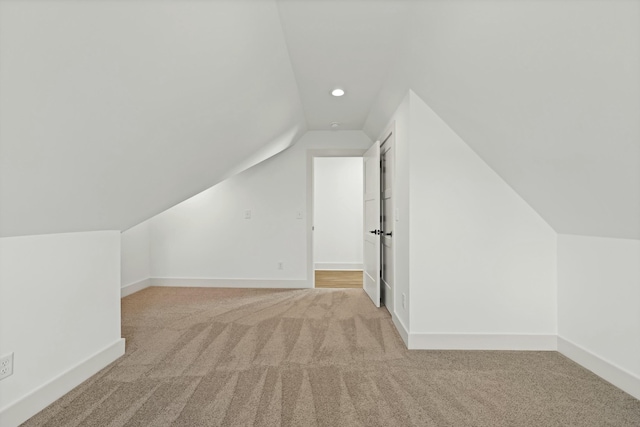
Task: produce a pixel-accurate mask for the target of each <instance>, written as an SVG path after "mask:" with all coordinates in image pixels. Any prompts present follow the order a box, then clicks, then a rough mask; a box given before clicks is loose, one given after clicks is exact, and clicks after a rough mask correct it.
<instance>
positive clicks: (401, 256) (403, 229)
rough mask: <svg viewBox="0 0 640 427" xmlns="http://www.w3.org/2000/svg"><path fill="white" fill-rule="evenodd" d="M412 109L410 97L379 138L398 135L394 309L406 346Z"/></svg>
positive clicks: (409, 292) (395, 148)
mask: <svg viewBox="0 0 640 427" xmlns="http://www.w3.org/2000/svg"><path fill="white" fill-rule="evenodd" d="M410 124H411V123H410V105H409V93H407V94H406V96H405V97H404V98H403V99H402V102H400V104H399V105H398V107H397V109H396V111H395V112H394V113H393V116H392V118H391V120H390V122H389V123H388V124H387V127H386V128H385V131H383V134H380V135H379V136H378V138H379V139H380V140H382V139H383V138H384V137H385V136H386V133H387V132H388V131H389V130H391V131H392V132H395V140H394V143H395V145H394V148H393V149H394V150H395V156H394V158H395V165H394V167H393V171H394V178H393V182H394V185H393V203H394V207H395V213H394V214H395V218H394V220H395V223H394V229H393V252H394V255H393V259H394V263H395V265H394V276H395V277H394V283H393V298H392V301H393V307H392V310H391V314H392V315H393V320H394V322H395V324H396V327H397V328H398V330H399V331H400V333H401V335H402V337H403V339H405V343H406V341H407V338H408V334H409V330H410V329H411V324H410V323H411V318H410V311H411V304H410V300H411V289H410V278H409V275H410V265H409V258H410V252H409V242H410V238H411V229H410V227H411V224H410V222H409V206H410V203H409V202H410V200H409V161H410V160H409V159H410V145H409V143H410V138H409V137H410V133H411V129H410ZM403 295H405V297H406V304H405V305H404V307H403V306H402V296H403Z"/></svg>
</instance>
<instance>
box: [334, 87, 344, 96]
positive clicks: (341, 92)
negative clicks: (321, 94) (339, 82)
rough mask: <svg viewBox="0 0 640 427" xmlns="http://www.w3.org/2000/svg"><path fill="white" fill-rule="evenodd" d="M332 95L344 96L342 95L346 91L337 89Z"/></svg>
mask: <svg viewBox="0 0 640 427" xmlns="http://www.w3.org/2000/svg"><path fill="white" fill-rule="evenodd" d="M331 95H333V96H342V95H344V90H342V89H339V88H336V89H334V90H332V91H331Z"/></svg>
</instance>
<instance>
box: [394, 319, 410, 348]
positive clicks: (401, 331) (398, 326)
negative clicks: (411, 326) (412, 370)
mask: <svg viewBox="0 0 640 427" xmlns="http://www.w3.org/2000/svg"><path fill="white" fill-rule="evenodd" d="M391 320H393V324H394V326H395V327H396V329H397V331H398V333H399V334H400V338H402V341H404V345H406V346H407V348H409V331H407V328H406V327H405V326H404V323H402V320H400V318H399V317H398V316H396V315H394V314H392V315H391Z"/></svg>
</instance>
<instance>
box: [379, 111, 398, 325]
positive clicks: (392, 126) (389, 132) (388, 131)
mask: <svg viewBox="0 0 640 427" xmlns="http://www.w3.org/2000/svg"><path fill="white" fill-rule="evenodd" d="M396 135H397V134H396V122H395V120H393V121H391V123H389V126H387V127H386V128H385V130H384V132H383V133H382V134H381V135H380V141H381V143H380V157H381V158H382V152H383V148H382V147H384V146H385V144H386V143H387V141H389V139H390V138H391V136H393V140H392V141H391V142H390V144H391V147H390V148H389V149H388V151H391V153H392V154H391V157H392V159H393V165H392V173H391V212H392V218H391V221H392V222H393V230H392V231H393V236H392V238H391V267H392V271H393V275H392V283H391V305H392V306H391V307H389V305H388V304H387V302H388V298H387V297H386V295H385V298H384V299H385V301H384V302H385V304H384V306H385V307H386V308H387V310H388V311H389V314H391V316H392V317H393V316H395V314H394V313H395V312H396V302H397V298H396V277H397V274H396V264H397V263H396V247H397V244H396V239H397V237H398V233H397V231H396V223H397V222H398V221H399V218H398V211H397V210H396V206H397V202H396V197H397V192H396V186H397V185H396V145H397V142H396ZM385 151H386V150H385ZM380 177H381V180H382V171H380ZM383 184H384V183H383V182H382V181H381V190H382V189H383ZM381 197H382V196H381ZM382 215H384V213H382ZM380 227H381V229H382V228H383V225H382V224H380ZM385 232H386V230H385ZM382 245H384V241H382V242H381V247H380V249H381V254H382V253H384V252H383V249H382ZM386 261H387V260H385V259H383V258H382V257H381V259H380V264H381V269H382V264H383V263H385V262H386ZM387 268H388V267H387ZM383 282H384V281H383V280H382V278H381V283H383ZM383 286H384V285H383ZM385 293H386V289H385Z"/></svg>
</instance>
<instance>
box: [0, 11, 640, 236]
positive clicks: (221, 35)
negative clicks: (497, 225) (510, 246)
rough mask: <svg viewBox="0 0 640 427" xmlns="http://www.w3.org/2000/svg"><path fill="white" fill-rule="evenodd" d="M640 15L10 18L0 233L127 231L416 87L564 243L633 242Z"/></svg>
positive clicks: (1, 124) (374, 125)
mask: <svg viewBox="0 0 640 427" xmlns="http://www.w3.org/2000/svg"><path fill="white" fill-rule="evenodd" d="M639 4H640V3H639V2H637V1H633V0H630V1H624V0H620V1H605V0H602V1H597V0H594V1H589V2H586V1H585V2H581V1H566V2H550V1H545V0H540V1H525V0H523V1H517V2H506V1H502V0H496V1H488V0H478V1H463V0H450V1H437V0H436V1H418V0H414V1H398V0H395V1H393V0H387V1H384V0H377V1H374V0H372V1H362V0H345V1H336V0H328V1H321V0H309V1H303V0H300V1H294V0H282V1H277V2H276V1H273V0H254V1H248V0H247V1H245V0H235V1H231V0H229V1H222V0H211V1H204V0H197V1H196V0H194V1H190V0H185V1H175V2H173V1H162V0H150V1H144V2H137V1H132V2H123V1H101V0H96V1H86V2H80V1H60V0H52V1H28V2H18V1H2V2H0V233H1V235H5V236H6V235H21V234H39V233H53V232H66V231H84V230H97V229H121V230H123V229H126V228H128V227H130V226H132V225H134V224H136V223H138V222H140V221H142V220H144V219H147V218H149V217H151V216H153V215H155V214H157V213H159V212H161V211H162V210H164V209H166V208H168V207H170V206H172V205H174V204H176V203H178V202H180V201H182V200H185V199H187V198H188V197H190V196H192V195H194V194H196V193H198V192H200V191H202V190H204V189H205V188H208V187H210V186H212V185H214V184H215V183H217V182H218V181H220V180H221V179H223V178H224V177H226V176H228V175H229V174H231V173H233V172H235V171H238V170H241V169H242V168H244V167H246V166H250V165H251V164H253V163H255V162H257V161H260V160H261V159H262V158H263V157H268V156H270V155H273V154H274V153H277V152H278V151H280V150H282V149H284V148H286V147H287V146H289V145H291V144H292V143H294V142H295V141H296V139H297V138H298V137H299V136H300V135H301V134H302V133H303V132H304V131H305V130H306V129H307V128H309V129H327V128H328V127H329V123H330V122H333V121H337V122H340V123H341V127H340V128H341V129H361V128H363V127H364V130H365V131H366V132H367V133H368V134H369V136H370V137H372V138H374V139H375V138H377V137H378V136H379V133H380V131H381V130H382V128H383V127H384V126H385V125H386V122H387V121H388V119H389V117H390V115H391V113H392V112H393V110H394V109H395V107H396V106H397V104H398V103H399V101H400V100H401V98H402V96H403V95H404V94H405V93H406V91H407V90H408V89H413V90H414V92H416V93H417V94H418V95H419V96H420V97H421V98H423V99H424V100H425V101H426V102H427V103H428V104H429V105H430V106H431V107H432V108H433V109H434V110H435V111H436V112H437V113H438V114H439V115H441V117H442V118H443V119H444V120H445V121H446V122H447V123H448V124H449V125H450V126H451V127H452V128H453V130H454V131H456V132H457V133H458V134H459V135H460V136H461V137H462V138H463V139H464V140H465V141H466V142H467V143H468V144H469V145H470V146H471V147H472V148H473V149H474V150H475V151H476V152H477V153H478V154H479V155H480V156H481V157H482V158H483V159H484V160H485V161H486V162H487V163H488V164H489V165H490V166H491V167H492V168H493V169H494V170H496V171H497V172H498V173H499V174H500V175H501V176H502V177H503V178H504V179H505V181H506V182H507V183H509V184H510V185H511V186H512V187H513V188H514V189H515V190H516V191H517V192H518V193H519V194H520V195H521V196H522V197H523V198H524V199H525V200H526V201H527V202H528V203H529V204H531V206H532V207H533V208H534V209H536V210H537V211H538V212H539V213H540V214H541V215H542V216H543V217H544V218H545V219H546V220H547V221H548V222H549V223H550V224H551V225H552V226H553V227H554V228H555V229H556V231H558V232H562V233H574V234H586V235H599V236H609V237H624V238H640V87H639V86H640V83H639V78H638V76H639V75H640V29H639V27H640V10H639V7H640V6H639ZM336 86H340V87H343V88H344V89H346V91H347V95H346V96H344V97H342V98H340V99H336V98H332V97H330V96H329V94H328V93H329V91H330V90H331V89H332V88H333V87H336Z"/></svg>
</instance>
